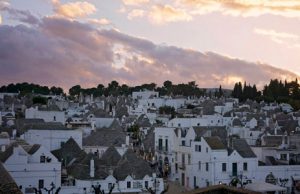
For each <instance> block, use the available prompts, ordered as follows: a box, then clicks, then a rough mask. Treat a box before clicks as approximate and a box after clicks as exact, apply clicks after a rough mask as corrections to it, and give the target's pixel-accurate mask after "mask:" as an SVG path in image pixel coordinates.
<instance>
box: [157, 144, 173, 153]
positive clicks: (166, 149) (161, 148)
mask: <svg viewBox="0 0 300 194" xmlns="http://www.w3.org/2000/svg"><path fill="white" fill-rule="evenodd" d="M156 151H157V152H159V153H162V154H172V151H171V150H170V148H169V147H165V146H156Z"/></svg>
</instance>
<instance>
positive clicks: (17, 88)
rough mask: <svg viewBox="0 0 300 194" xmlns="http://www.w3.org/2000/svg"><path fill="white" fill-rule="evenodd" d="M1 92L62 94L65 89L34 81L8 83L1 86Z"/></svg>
mask: <svg viewBox="0 0 300 194" xmlns="http://www.w3.org/2000/svg"><path fill="white" fill-rule="evenodd" d="M0 92H7V93H20V95H26V94H29V93H35V94H42V95H49V94H55V95H60V94H64V91H63V89H62V88H60V87H55V86H53V87H51V88H49V87H48V86H40V85H38V84H32V83H27V82H24V83H17V84H8V85H7V86H1V87H0Z"/></svg>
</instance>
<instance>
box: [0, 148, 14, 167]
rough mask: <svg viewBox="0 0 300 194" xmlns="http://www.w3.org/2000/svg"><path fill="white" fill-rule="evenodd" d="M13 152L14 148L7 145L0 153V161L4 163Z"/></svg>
mask: <svg viewBox="0 0 300 194" xmlns="http://www.w3.org/2000/svg"><path fill="white" fill-rule="evenodd" d="M13 152H14V146H13V145H12V144H11V145H9V146H8V147H7V148H6V150H5V151H4V152H0V161H1V162H3V163H4V162H5V161H6V160H7V159H8V158H9V157H10V156H11V155H12V154H13Z"/></svg>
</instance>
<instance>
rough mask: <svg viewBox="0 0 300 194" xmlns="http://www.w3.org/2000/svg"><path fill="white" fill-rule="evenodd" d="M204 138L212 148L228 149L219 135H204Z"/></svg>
mask: <svg viewBox="0 0 300 194" xmlns="http://www.w3.org/2000/svg"><path fill="white" fill-rule="evenodd" d="M204 139H205V141H206V143H207V144H208V145H209V147H210V148H211V149H212V150H226V146H225V145H224V144H223V143H222V141H221V139H220V138H219V137H217V136H214V137H204Z"/></svg>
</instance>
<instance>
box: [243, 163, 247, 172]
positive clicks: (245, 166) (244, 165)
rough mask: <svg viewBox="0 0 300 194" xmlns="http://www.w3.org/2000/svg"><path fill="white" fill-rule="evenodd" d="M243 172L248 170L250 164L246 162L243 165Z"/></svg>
mask: <svg viewBox="0 0 300 194" xmlns="http://www.w3.org/2000/svg"><path fill="white" fill-rule="evenodd" d="M243 170H244V171H247V170H248V163H247V162H244V164H243Z"/></svg>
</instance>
